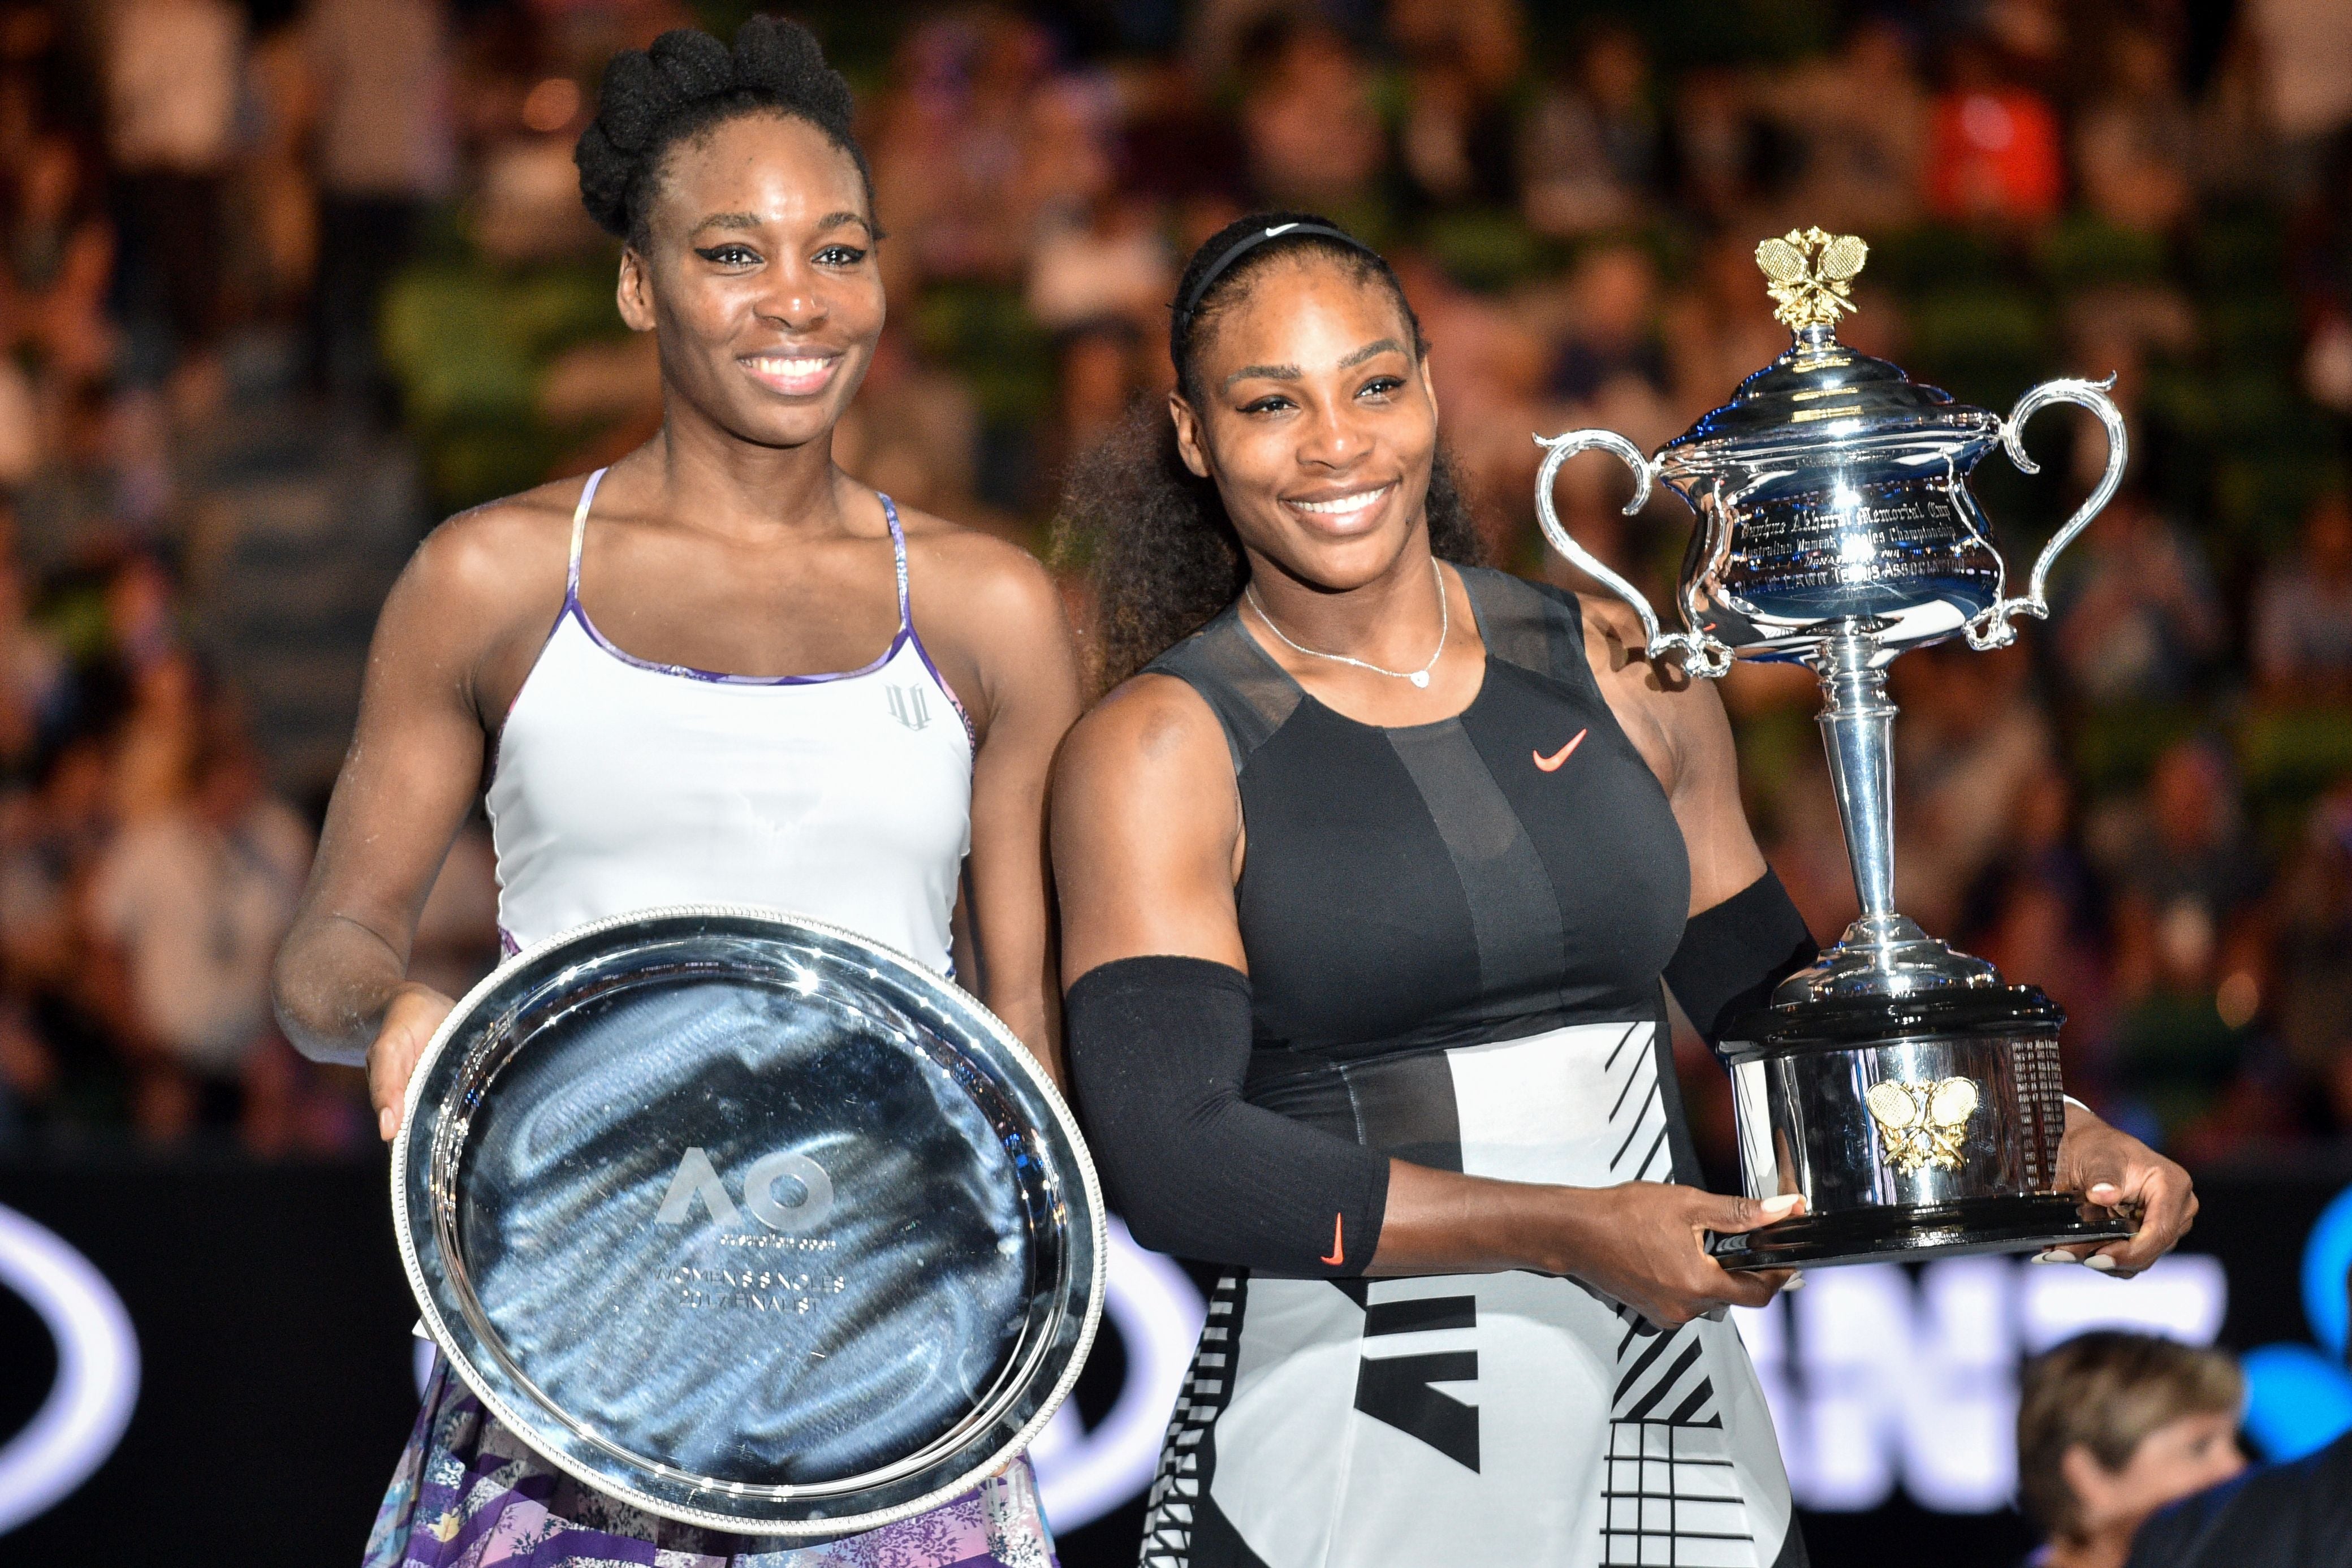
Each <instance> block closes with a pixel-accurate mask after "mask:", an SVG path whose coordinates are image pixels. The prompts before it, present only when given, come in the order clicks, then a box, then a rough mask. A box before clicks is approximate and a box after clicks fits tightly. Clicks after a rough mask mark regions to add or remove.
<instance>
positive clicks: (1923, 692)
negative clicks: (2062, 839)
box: [1892, 643, 2063, 931]
mask: <svg viewBox="0 0 2352 1568" xmlns="http://www.w3.org/2000/svg"><path fill="white" fill-rule="evenodd" d="M2031 674H2032V667H2031V665H2030V664H2029V663H2028V661H2027V658H2026V655H2025V651H2024V650H2023V649H2022V648H2020V647H2017V646H2015V645H2014V644H2012V645H2011V646H2010V647H2009V648H2006V649H2002V650H2000V651H1999V652H1997V653H1974V652H1971V651H1970V650H1969V648H1967V647H1966V646H1965V645H1964V644H1960V643H1946V644H1945V645H1944V646H1942V647H1940V648H1932V649H1927V650H1925V651H1922V652H1918V653H1912V654H1910V655H1909V656H1907V657H1906V658H1904V659H1902V660H1899V661H1898V662H1897V663H1896V664H1895V667H1894V670H1893V672H1892V676H1893V681H1894V691H1895V701H1896V702H1897V704H1899V705H1900V706H1901V707H1902V710H1903V721H1902V723H1901V724H1900V725H1898V726H1897V727H1896V729H1895V745H1896V747H1897V748H1898V750H1897V753H1896V761H1895V789H1896V790H1897V799H1898V800H1899V802H1900V803H1899V805H1898V808H1897V810H1896V812H1895V824H1896V827H1895V831H1896V833H1897V835H1898V838H1897V846H1896V850H1895V902H1896V904H1897V905H1898V906H1899V907H1900V908H1901V909H1902V910H1903V912H1904V913H1905V914H1906V915H1910V916H1911V917H1912V918H1914V919H1916V920H1917V921H1919V922H1921V923H1922V924H1923V925H1926V926H1927V928H1928V929H1929V930H1931V931H1948V930H1949V929H1951V928H1952V926H1953V925H1954V924H1955V923H1956V922H1957V921H1958V918H1959V915H1960V908H1961V899H1962V897H1963V896H1964V895H1965V894H1967V892H1968V890H1969V887H1970V885H1971V884H1973V883H1975V882H1976V881H1977V879H1978V878H1979V876H1981V875H1982V874H1983V873H1984V872H1985V869H1986V867H1987V866H1988V864H1989V863H1990V861H1991V860H1992V857H1993V856H1994V855H1995V854H1996V853H1998V852H2000V851H2002V850H2003V849H2005V848H2010V847H2011V834H2012V832H2013V831H2014V829H2015V828H2016V826H2017V823H2018V820H2019V817H2020V816H2021V813H2022V812H2023V810H2024V809H2025V800H2026V796H2027V793H2028V792H2029V791H2030V790H2032V789H2035V788H2037V787H2041V786H2044V785H2046V783H2047V781H2048V778H2049V770H2050V768H2051V764H2052V760H2053V756H2054V750H2055V748H2054V747H2053V745H2052V742H2051V737H2050V721H2049V718H2048V717H2047V716H2045V715H2044V714H2043V713H2042V706H2041V705H2040V704H2039V703H2037V702H2036V701H2034V700H2033V695H2032V688H2031V685H2030V684H2029V683H2030V677H2031ZM2062 820H2063V819H2062Z"/></svg>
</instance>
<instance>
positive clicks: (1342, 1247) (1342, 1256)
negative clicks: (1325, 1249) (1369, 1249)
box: [1323, 1214, 1348, 1269]
mask: <svg viewBox="0 0 2352 1568" xmlns="http://www.w3.org/2000/svg"><path fill="white" fill-rule="evenodd" d="M1347 1260H1348V1243H1347V1239H1346V1238H1345V1237H1344V1236H1343V1235H1342V1234H1341V1233H1340V1230H1339V1216H1338V1215H1336V1214H1335V1215H1333V1216H1332V1217H1331V1255H1330V1256H1329V1257H1328V1258H1326V1259H1324V1260H1323V1261H1324V1262H1326V1263H1328V1264H1330V1265H1331V1267H1333V1268H1334V1269H1336V1268H1338V1267H1339V1265H1340V1264H1342V1263H1345V1262H1346V1261H1347Z"/></svg>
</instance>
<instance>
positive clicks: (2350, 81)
mask: <svg viewBox="0 0 2352 1568" xmlns="http://www.w3.org/2000/svg"><path fill="white" fill-rule="evenodd" d="M2246 21H2247V25H2248V27H2249V29H2250V30H2251V31H2252V34H2253V36H2254V37H2255V39H2256V40H2257V41H2258V42H2259V45H2260V47H2261V50H2262V58H2263V78H2265V80H2266V81H2267V82H2268V84H2269V87H2270V95H2269V96H2270V103H2269V109H2270V118H2271V125H2272V127H2273V130H2274V131H2276V132H2277V134H2278V135H2279V137H2280V138H2281V139H2282V140H2283V141H2284V142H2285V143H2286V148H2287V151H2288V153H2289V164H2288V172H2289V173H2290V176H2291V177H2297V176H2299V177H2304V178H2309V177H2311V176H2314V175H2315V174H2316V173H2317V172H2318V171H2317V168H2316V163H2317V161H2318V158H2319V157H2320V155H2321V150H2322V148H2323V147H2324V145H2325V143H2326V139H2327V138H2328V137H2329V136H2331V135H2333V134H2334V133H2335V132H2336V131H2339V130H2341V129H2342V128H2343V127H2344V126H2346V125H2347V124H2352V69H2347V68H2346V66H2345V62H2346V61H2347V59H2352V10H2347V9H2346V7H2344V6H2343V5H2337V4H2336V0H2252V3H2251V4H2250V5H2248V6H2247V8H2246Z"/></svg>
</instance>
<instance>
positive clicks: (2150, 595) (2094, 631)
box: [2057, 488, 2223, 703]
mask: <svg viewBox="0 0 2352 1568" xmlns="http://www.w3.org/2000/svg"><path fill="white" fill-rule="evenodd" d="M2074 553H2075V554H2076V555H2077V556H2078V557H2087V559H2084V560H2083V561H2082V563H2081V565H2080V566H2079V567H2078V568H2077V569H2076V570H2078V571H2079V573H2080V576H2079V577H2078V578H2077V579H2076V581H2075V584H2074V587H2073V589H2072V591H2070V592H2068V593H2067V594H2065V595H2064V596H2063V601H2062V604H2061V607H2060V611H2059V617H2058V637H2057V642H2058V647H2059V657H2060V662H2061V664H2062V665H2063V668H2064V670H2065V673H2066V677H2067V683H2068V685H2070V687H2071V688H2072V689H2073V691H2074V694H2075V695H2078V696H2080V697H2082V698H2083V699H2084V700H2085V701H2088V702H2093V703H2116V702H2150V703H2163V702H2174V701H2178V700H2179V699H2180V698H2181V697H2183V696H2186V695H2188V693H2189V685H2190V683H2191V682H2192V681H2193V680H2194V679H2195V678H2196V676H2197V675H2198V674H2200V673H2201V672H2202V671H2203V670H2204V668H2205V666H2206V664H2207V663H2208V661H2210V659H2211V658H2212V657H2213V656H2214V655H2215V654H2216V653H2219V652H2220V651H2221V637H2222V630H2223V628H2222V622H2221V601H2220V599H2219V598H2218V596H2217V595H2216V593H2215V591H2214V588H2213V581H2212V577H2211V574H2210V572H2209V570H2207V568H2206V564H2205V559H2204V557H2203V554H2202V552H2200V550H2199V549H2197V547H2196V546H2195V545H2194V544H2193V543H2191V542H2190V541H2189V539H2188V538H2185V537H2184V536H2183V534H2182V532H2181V530H2180V529H2179V528H2175V527H2173V526H2172V525H2171V524H2170V523H2169V522H2168V521H2167V520H2166V519H2165V518H2164V517H2162V516H2161V515H2159V514H2158V512H2157V511H2156V509H2155V508H2154V507H2152V506H2151V505H2150V504H2149V503H2148V500H2147V497H2145V496H2144V495H2142V494H2140V493H2139V492H2138V491H2137V490H2133V489H2129V488H2126V489H2125V490H2123V491H2122V492H2120V493H2118V494H2117V495H2116V498H2115V499H2114V500H2113V501H2111V502H2109V503H2108V506H2107V509H2106V511H2105V514H2104V515H2102V516H2101V517H2100V518H2099V526H2098V527H2097V528H2093V529H2091V530H2089V532H2087V533H2086V534H2085V535H2084V538H2083V539H2082V541H2081V543H2079V544H2078V545H2076V547H2075V550H2074Z"/></svg>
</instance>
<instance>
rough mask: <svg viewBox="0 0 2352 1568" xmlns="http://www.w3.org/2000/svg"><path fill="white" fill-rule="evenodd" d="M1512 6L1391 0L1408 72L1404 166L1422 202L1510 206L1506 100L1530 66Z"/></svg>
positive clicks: (1498, 1)
mask: <svg viewBox="0 0 2352 1568" xmlns="http://www.w3.org/2000/svg"><path fill="white" fill-rule="evenodd" d="M1522 30H1523V24H1522V22H1521V20H1520V16H1519V14H1518V8H1517V5H1515V4H1514V3H1513V0H1390V4H1389V16H1388V35H1389V41H1390V43H1391V46H1392V47H1394V48H1395V49H1396V51H1397V52H1398V53H1399V54H1400V55H1402V57H1403V58H1404V63H1405V80H1404V84H1403V85H1404V122H1403V124H1402V127H1401V128H1400V134H1399V141H1400V142H1401V144H1402V163H1403V166H1404V172H1405V173H1406V174H1407V175H1408V176H1409V177H1410V178H1411V180H1412V183H1413V185H1414V187H1415V188H1416V190H1417V192H1418V193H1419V194H1420V196H1421V197H1422V199H1423V202H1424V203H1425V204H1429V205H1432V206H1442V205H1444V204H1448V203H1476V204H1480V205H1498V204H1508V203H1509V202H1510V201H1511V199H1512V197H1513V194H1514V193H1513V189H1512V186H1511V173H1512V169H1511V156H1510V154H1511V141H1512V126H1511V120H1510V115H1509V113H1508V110H1507V106H1506V103H1505V101H1504V94H1505V93H1506V92H1507V89H1509V88H1510V87H1511V85H1512V83H1513V82H1514V81H1515V80H1516V79H1517V77H1518V74H1519V70H1520V67H1521V66H1522V64H1523V63H1524V61H1525V57H1526V44H1525V40H1524V39H1523V38H1522V37H1521V36H1520V35H1521V33H1522Z"/></svg>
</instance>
